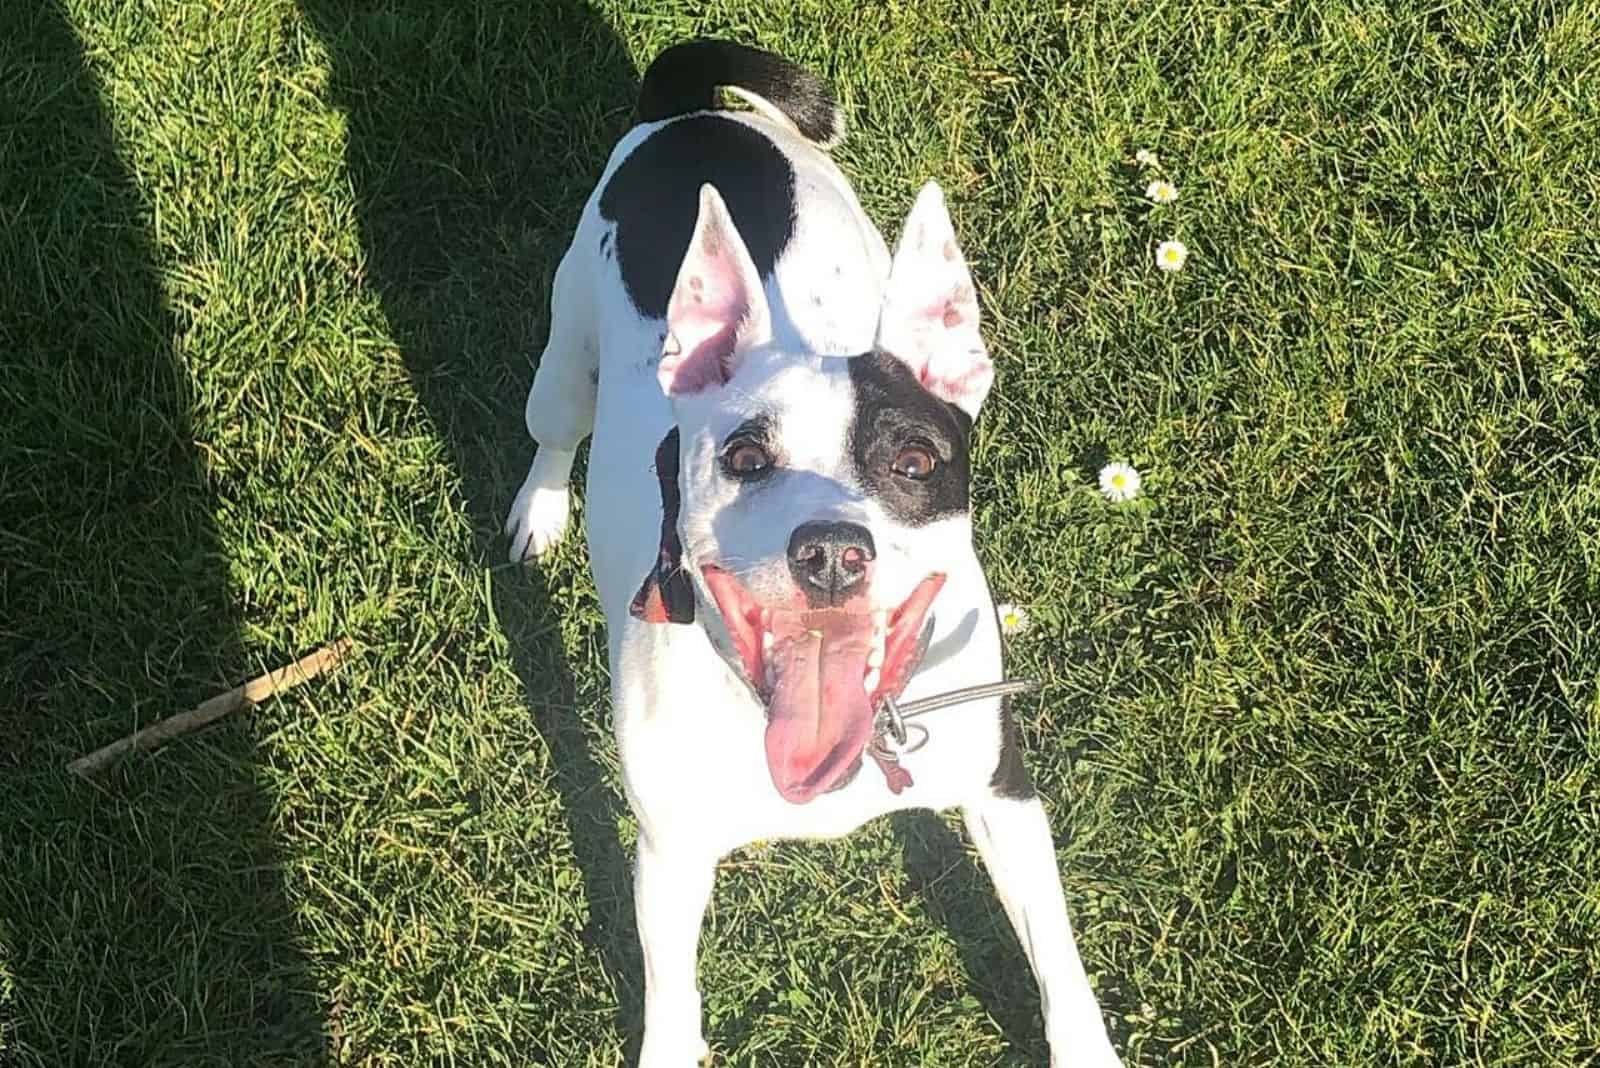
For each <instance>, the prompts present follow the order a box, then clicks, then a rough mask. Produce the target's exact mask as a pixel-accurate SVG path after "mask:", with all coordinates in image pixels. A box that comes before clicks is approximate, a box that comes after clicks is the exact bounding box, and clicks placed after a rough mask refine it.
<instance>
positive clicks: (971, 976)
mask: <svg viewBox="0 0 1600 1068" xmlns="http://www.w3.org/2000/svg"><path fill="white" fill-rule="evenodd" d="M891 819H892V820H893V825H894V830H895V835H896V837H898V838H899V839H900V842H901V844H902V847H903V848H904V850H905V863H906V872H907V874H908V876H909V880H908V881H909V883H910V887H911V890H912V891H913V892H914V893H916V894H917V895H918V896H920V897H921V898H922V900H923V901H924V902H925V903H926V905H927V907H928V914H929V915H930V916H932V917H933V918H934V920H936V921H937V922H938V923H939V924H941V925H942V926H943V927H944V928H945V929H946V930H948V931H949V932H950V934H951V936H952V937H953V938H954V939H955V941H956V946H957V947H958V948H959V949H960V951H961V963H962V965H963V966H964V967H965V968H966V972H967V977H968V981H969V982H970V983H971V984H972V992H973V994H974V995H975V996H976V997H977V998H978V1000H979V1001H980V1002H981V1003H982V1005H983V1007H984V1010H985V1011H986V1012H988V1014H989V1017H990V1018H991V1019H992V1020H994V1021H995V1023H997V1024H998V1025H999V1027H1000V1033H1001V1034H1002V1035H1004V1036H1005V1039H1006V1043H1007V1044H1008V1045H1009V1046H1010V1047H1011V1048H1010V1051H1009V1052H1008V1054H1007V1057H1006V1059H1005V1061H1003V1062H1002V1063H1004V1064H1008V1065H1028V1064H1044V1063H1046V1062H1047V1061H1048V1060H1049V1059H1050V1051H1049V1048H1048V1047H1047V1046H1046V1045H1045V1042H1044V1022H1043V1017H1042V1016H1041V1015H1040V1006H1039V988H1038V987H1037V986H1036V985H1035V984H1034V980H1033V974H1032V972H1030V971H1029V969H1028V958H1027V956H1026V955H1025V954H1024V953H1023V951H1022V944H1021V943H1019V942H1018V941H1017V938H1016V935H1015V934H1014V933H1012V930H1011V927H1010V922H1009V921H1008V920H1007V919H1006V914H1005V910H1004V909H1003V908H1002V907H1001V905H1000V899H999V898H998V897H996V896H995V891H994V884H993V883H992V882H991V881H990V880H989V875H988V873H987V872H985V871H984V870H983V869H982V868H981V867H980V866H979V865H978V864H977V863H975V862H974V861H973V859H972V857H971V856H970V855H968V853H967V844H966V843H965V842H964V841H962V839H961V836H960V835H958V834H956V833H955V832H954V831H952V830H951V829H950V828H949V827H948V826H946V825H945V823H944V821H943V820H941V819H940V818H939V817H938V816H937V815H935V814H934V813H932V812H929V811H927V810H925V809H918V810H909V811H905V812H898V813H896V814H895V815H894V816H893V817H891Z"/></svg>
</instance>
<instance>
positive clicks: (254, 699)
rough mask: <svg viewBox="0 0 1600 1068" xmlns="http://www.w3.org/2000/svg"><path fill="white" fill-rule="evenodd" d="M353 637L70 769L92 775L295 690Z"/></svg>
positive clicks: (346, 647) (130, 737)
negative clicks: (137, 752)
mask: <svg viewBox="0 0 1600 1068" xmlns="http://www.w3.org/2000/svg"><path fill="white" fill-rule="evenodd" d="M350 646H351V642H350V639H349V638H340V639H339V640H338V641H336V642H334V643H333V644H332V645H325V646H323V647H322V648H321V649H318V650H317V651H316V652H314V653H311V654H309V655H307V656H303V657H301V658H300V659H299V660H296V661H295V662H294V663H292V664H289V665H287V666H285V667H281V668H279V669H278V670H276V671H269V672H267V673H266V674H265V675H261V676H259V677H257V678H254V679H251V680H250V681H249V682H247V683H245V684H244V685H243V686H236V687H234V688H233V689H231V690H229V691H228V692H227V693H220V694H218V695H217V696H215V697H212V698H209V699H208V700H205V701H202V702H200V704H198V705H196V706H195V707H194V708H191V709H190V710H189V711H187V712H179V713H178V714H177V715H175V716H168V717H167V718H166V719H163V720H160V721H158V722H156V723H152V724H150V726H148V727H146V728H144V729H143V730H139V731H135V732H133V733H132V734H130V735H128V736H126V737H124V738H118V739H117V740H116V741H114V742H112V743H111V744H110V745H105V746H101V747H100V748H99V749H96V750H95V751H94V752H92V753H89V754H88V755H86V756H81V757H79V758H78V759H77V760H74V761H73V762H72V763H70V764H68V765H67V770H68V771H71V772H75V773H77V774H78V775H82V776H85V777H87V776H89V775H92V774H94V773H95V772H97V771H99V770H100V769H101V768H103V767H105V766H106V765H107V764H109V763H111V762H112V761H113V760H116V759H117V758H118V757H121V756H123V755H124V754H127V753H131V752H134V751H135V750H140V751H144V750H150V749H155V748H156V747H157V746H161V745H165V744H166V743H167V742H170V741H171V740H172V739H174V738H177V737H179V736H180V735H184V734H187V733H189V732H190V731H192V730H198V729H199V728H201V727H204V726H205V725H206V724H208V723H212V722H215V721H216V720H219V719H221V718H222V717H223V716H226V715H228V714H229V713H230V712H236V711H238V710H239V709H241V708H247V707H249V706H250V705H255V704H260V703H261V702H262V701H265V700H266V699H267V698H269V697H271V696H272V695H273V694H275V693H281V692H283V691H284V690H291V689H293V688H294V687H296V686H299V685H300V684H301V683H302V682H307V681H309V680H311V679H314V678H316V677H317V676H318V675H321V674H322V673H323V672H325V671H327V670H328V669H329V668H331V667H333V666H334V665H335V664H337V663H338V662H339V661H340V660H342V659H343V658H344V655H345V654H346V653H347V652H349V651H350Z"/></svg>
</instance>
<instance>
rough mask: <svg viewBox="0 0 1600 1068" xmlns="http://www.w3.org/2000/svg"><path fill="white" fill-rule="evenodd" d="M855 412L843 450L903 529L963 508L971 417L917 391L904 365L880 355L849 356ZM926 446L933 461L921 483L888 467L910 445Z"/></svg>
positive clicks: (918, 387) (865, 488)
mask: <svg viewBox="0 0 1600 1068" xmlns="http://www.w3.org/2000/svg"><path fill="white" fill-rule="evenodd" d="M850 381H851V383H852V384H853V385H854V387H855V394H856V410H855V416H854V418H853V419H852V421H851V424H850V436H849V449H850V457H851V460H852V461H853V462H854V464H855V472H856V478H857V479H858V480H859V481H860V483H861V487H862V489H863V491H864V492H866V493H867V494H868V495H869V496H871V497H873V498H875V499H876V500H878V501H880V502H881V503H882V504H883V506H884V508H885V509H886V510H887V511H888V512H889V514H890V515H891V516H893V517H894V518H895V519H897V520H899V521H900V522H902V523H905V524H906V525H907V526H913V527H917V526H922V525H923V524H925V523H931V522H932V521H934V520H935V519H943V518H946V517H948V516H953V515H960V514H961V513H963V512H965V511H966V510H967V483H968V478H969V467H970V456H969V453H970V449H971V437H972V419H971V417H970V416H968V415H967V413H966V412H963V411H962V410H961V409H960V408H957V407H956V406H955V405H953V404H949V403H947V402H945V401H942V400H940V399H939V398H938V397H935V396H934V395H933V394H932V393H929V392H928V391H927V390H926V389H924V388H923V386H922V383H921V382H919V381H917V378H916V376H915V375H914V374H912V373H911V370H910V369H909V368H908V367H906V365H905V364H903V363H901V362H900V361H899V360H897V359H895V358H894V357H893V356H889V355H887V354H885V353H882V352H869V353H867V354H866V355H864V356H857V357H854V358H853V359H851V360H850ZM913 443H915V444H919V445H925V446H931V447H932V449H933V451H934V453H935V454H937V456H938V459H939V462H938V463H937V464H936V465H935V466H934V469H933V473H932V474H931V475H930V476H929V477H928V478H927V479H926V480H924V481H921V482H915V481H912V480H911V479H908V478H903V477H901V476H900V475H897V474H895V473H894V471H893V470H891V466H892V465H893V463H894V458H895V456H896V454H898V453H899V451H900V450H901V449H902V448H904V447H905V446H906V445H909V444H913Z"/></svg>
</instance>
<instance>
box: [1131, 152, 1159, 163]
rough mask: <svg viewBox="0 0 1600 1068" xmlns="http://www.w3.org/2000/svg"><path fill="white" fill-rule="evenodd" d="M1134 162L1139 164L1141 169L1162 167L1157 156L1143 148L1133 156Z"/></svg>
mask: <svg viewBox="0 0 1600 1068" xmlns="http://www.w3.org/2000/svg"><path fill="white" fill-rule="evenodd" d="M1133 162H1135V163H1137V164H1138V165H1139V166H1141V167H1159V166H1161V161H1160V160H1159V159H1157V158H1156V154H1155V153H1154V152H1152V151H1150V150H1149V149H1148V148H1141V149H1140V150H1139V151H1137V152H1135V153H1134V154H1133Z"/></svg>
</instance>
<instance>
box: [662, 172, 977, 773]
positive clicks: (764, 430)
mask: <svg viewBox="0 0 1600 1068" xmlns="http://www.w3.org/2000/svg"><path fill="white" fill-rule="evenodd" d="M771 322H772V320H771V316H770V314H769V311H768V307H767V300H766V297H765V295H764V293H763V290H762V286H761V280H760V278H759V276H758V275H757V273H756V268H755V265H754V264H753V263H752V262H751V259H750V255H749V253H748V251H747V250H746V248H745V245H744V242H743V240H741V238H740V236H739V233H738V231H737V230H736V229H735V227H734V225H733V221H732V219H731V218H730V217H729V215H728V212H727V209H726V208H725V207H724V205H723V203H722V200H721V198H720V197H719V196H718V195H717V193H716V191H715V190H714V189H712V188H711V187H710V186H706V187H705V188H704V189H702V190H701V195H700V214H699V219H698V221H697V222H696V225H695V229H694V236H693V237H692V238H691V240H690V242H689V248H688V251H687V253H686V254H685V256H684V261H683V265H682V267H681V269H680V270H679V273H678V280H677V285H676V288H675V289H674V291H673V294H672V299H671V301H670V303H669V305H668V310H667V337H666V341H665V344H664V347H663V354H662V357H661V364H660V372H659V375H660V380H661V385H662V388H663V389H665V391H666V393H667V396H668V397H669V398H671V400H672V405H673V410H674V412H675V415H676V419H677V428H676V429H675V430H674V431H673V432H672V433H671V434H669V435H668V436H667V439H666V440H664V441H663V442H662V446H661V448H660V450H658V452H657V464H656V467H657V473H658V475H659V476H660V478H661V488H662V508H663V512H664V520H663V524H662V550H661V558H660V561H659V562H658V565H657V567H656V569H655V571H654V572H652V574H651V575H650V576H648V577H647V578H646V580H645V583H644V586H643V587H642V588H641V589H640V591H639V597H638V598H637V599H636V600H635V602H634V614H635V615H638V616H640V617H641V618H644V619H649V620H654V621H657V622H668V621H671V622H678V623H687V622H696V623H698V624H699V625H701V626H704V627H705V628H706V630H707V633H708V634H709V635H710V636H711V638H712V640H713V642H714V643H715V644H716V645H717V647H718V648H719V649H720V650H721V651H722V653H723V655H724V656H726V657H727V658H728V660H729V661H730V663H731V664H732V665H733V666H734V668H735V670H737V671H739V672H740V673H741V674H742V675H743V677H744V678H745V680H746V681H747V682H748V683H749V684H750V686H751V688H752V689H753V690H754V691H755V693H756V694H757V695H758V696H759V697H760V699H761V701H762V703H763V704H764V705H765V706H766V710H767V729H766V749H767V761H768V765H769V768H770V770H771V773H772V779H773V783H774V784H775V785H776V786H777V788H778V790H779V792H780V793H782V794H783V796H784V797H786V798H788V799H789V800H790V801H794V802H797V803H798V802H804V801H809V800H810V799H812V798H813V797H815V796H817V795H818V794H821V793H824V792H826V791H828V790H830V789H834V788H836V787H838V786H840V785H843V784H844V783H845V782H847V781H848V780H849V778H850V777H851V775H852V774H853V773H854V772H855V771H856V769H857V768H858V767H859V765H860V762H861V759H862V753H863V750H864V748H865V746H866V745H867V743H868V742H869V741H870V740H871V737H872V727H873V720H874V715H875V710H876V708H877V706H878V705H879V704H880V702H881V701H882V699H883V697H884V696H886V695H888V696H893V695H897V694H898V693H899V692H900V690H901V689H902V688H903V687H904V686H905V684H906V682H907V681H908V680H909V678H910V676H911V673H912V672H913V671H914V670H915V669H916V666H917V661H918V660H919V659H920V657H921V654H922V652H923V649H924V647H925V645H926V641H927V635H928V632H929V628H931V623H932V620H931V618H930V615H929V608H930V606H931V605H932V603H933V600H934V598H935V596H936V595H937V594H938V593H939V590H940V588H941V586H942V585H943V584H944V581H945V575H946V574H947V572H948V571H949V570H950V569H951V568H952V567H955V566H957V565H958V564H960V563H962V562H963V561H970V560H971V556H972V543H971V523H970V519H969V515H968V495H967V482H968V448H969V445H968V443H969V438H970V434H971V430H972V421H973V419H974V417H976V415H977V414H978V408H979V406H980V405H981V404H982V403H983V399H984V397H985V396H986V395H987V393H988V391H989V386H990V383H991V382H992V380H993V377H994V371H993V367H992V365H991V363H990V361H989V357H988V354H987V352H986V351H985V348H984V344H983V340H982V338H981V337H980V335H979V332H978V302H977V297H976V295H975V293H974V291H973V286H972V278H971V275H970V274H969V273H968V270H967V266H966V262H965V260H964V259H963V258H962V255H961V251H960V249H959V247H958V246H957V244H956V240H955V233H954V231H953V229H952V227H951V224H950V218H949V215H948V214H947V213H946V211H945V206H944V196H943V194H942V193H941V192H940V190H939V188H938V186H936V185H933V184H931V183H930V184H929V185H928V186H926V187H925V188H924V189H923V190H922V193H921V194H920V195H919V196H918V197H917V201H916V205H915V206H914V207H913V208H912V211H911V214H910V216H909V217H908V218H907V220H906V225H905V229H904V231H903V232H902V234H901V237H900V242H899V245H898V246H897V248H896V250H895V255H894V262H893V267H892V269H891V272H890V277H889V281H888V284H887V287H886V291H885V296H884V301H883V305H882V310H881V313H880V320H879V325H878V331H877V339H876V342H875V344H874V347H873V351H871V352H868V353H865V354H860V355H855V356H848V357H841V356H823V355H817V354H814V353H807V352H796V351H793V350H791V349H787V348H785V347H783V346H782V345H781V344H780V343H776V342H775V341H774V338H773V331H772V326H771ZM697 604H698V606H699V611H698V612H697V611H696V605H697Z"/></svg>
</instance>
